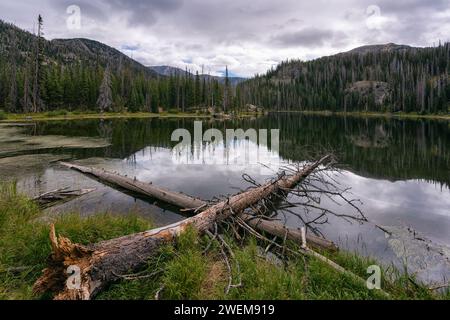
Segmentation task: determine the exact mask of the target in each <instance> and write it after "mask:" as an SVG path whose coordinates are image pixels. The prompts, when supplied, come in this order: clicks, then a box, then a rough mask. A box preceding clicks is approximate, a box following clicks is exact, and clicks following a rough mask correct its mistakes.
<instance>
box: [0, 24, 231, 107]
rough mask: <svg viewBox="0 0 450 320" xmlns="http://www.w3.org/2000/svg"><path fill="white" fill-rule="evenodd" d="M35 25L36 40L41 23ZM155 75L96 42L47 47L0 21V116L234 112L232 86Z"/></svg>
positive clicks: (65, 41) (68, 42)
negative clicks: (68, 112)
mask: <svg viewBox="0 0 450 320" xmlns="http://www.w3.org/2000/svg"><path fill="white" fill-rule="evenodd" d="M38 22H39V24H38V34H39V30H41V29H40V26H41V24H43V23H44V21H42V20H41V19H39V21H38ZM159 72H160V73H161V72H162V73H163V74H164V72H163V71H162V70H159ZM160 73H158V72H156V71H154V70H153V69H151V68H148V67H146V66H144V65H142V64H141V63H139V62H137V61H135V60H133V59H131V58H129V57H128V56H126V55H124V54H123V53H121V52H120V51H118V50H116V49H114V48H112V47H110V46H108V45H106V44H103V43H100V42H98V41H93V40H89V39H55V40H51V41H49V40H46V39H45V38H43V37H40V36H36V35H34V34H31V33H29V32H27V31H24V30H21V29H20V28H18V27H16V26H14V25H13V24H10V23H6V22H3V21H1V20H0V110H5V111H7V112H12V113H31V112H32V113H35V112H43V111H56V110H60V109H66V110H71V111H83V112H84V111H101V112H104V111H133V112H134V111H136V112H137V111H152V112H159V111H161V110H166V111H173V112H178V111H187V110H190V109H196V110H199V109H206V108H207V107H211V106H214V107H217V108H224V109H228V108H231V107H236V105H235V102H236V101H235V100H234V97H233V90H232V88H231V86H230V87H227V86H226V85H225V84H224V81H223V80H220V81H219V78H216V77H209V76H206V75H203V76H202V77H203V78H208V79H210V80H211V81H199V80H200V79H198V78H196V77H195V76H193V75H192V74H190V76H188V77H185V73H184V72H183V76H180V77H171V76H164V75H161V74H160ZM166 73H167V72H166ZM233 81H237V80H235V79H232V83H233Z"/></svg>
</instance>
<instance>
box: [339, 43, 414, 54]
mask: <svg viewBox="0 0 450 320" xmlns="http://www.w3.org/2000/svg"><path fill="white" fill-rule="evenodd" d="M411 49H418V48H415V47H411V46H407V45H403V44H395V43H387V44H375V45H367V46H361V47H357V48H354V49H352V50H350V51H347V52H344V53H343V54H346V53H350V54H353V53H358V54H367V53H373V52H394V51H407V50H411Z"/></svg>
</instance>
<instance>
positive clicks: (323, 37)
mask: <svg viewBox="0 0 450 320" xmlns="http://www.w3.org/2000/svg"><path fill="white" fill-rule="evenodd" d="M336 35H337V34H336V32H334V31H333V30H326V29H317V28H305V29H302V30H299V31H294V32H287V33H282V34H278V35H276V36H274V37H272V39H271V41H272V42H273V43H274V44H276V45H278V46H282V47H299V46H300V47H314V48H315V47H321V46H323V45H325V44H326V43H327V42H332V40H333V39H334V38H336ZM339 36H340V37H345V35H344V34H343V33H340V34H339Z"/></svg>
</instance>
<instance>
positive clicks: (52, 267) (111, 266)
mask: <svg viewBox="0 0 450 320" xmlns="http://www.w3.org/2000/svg"><path fill="white" fill-rule="evenodd" d="M329 158H330V157H329V156H326V157H324V158H322V159H321V160H319V161H317V162H315V163H314V164H312V165H309V166H306V167H305V168H304V169H303V170H301V171H298V172H296V173H295V174H293V175H290V176H282V177H280V178H278V179H276V180H275V181H272V182H269V183H267V184H264V185H262V186H259V187H256V188H253V189H250V190H248V191H245V192H242V193H239V194H237V195H234V196H232V197H230V198H229V199H227V200H224V201H221V202H219V203H217V204H215V205H213V206H211V207H209V208H207V209H206V210H205V211H203V212H201V213H199V214H198V215H196V216H193V217H191V218H188V219H185V220H183V221H180V222H177V223H175V224H172V225H169V226H166V227H163V228H158V229H154V230H149V231H145V232H140V233H136V234H132V235H129V236H125V237H121V238H117V239H112V240H108V241H103V242H100V243H97V244H91V245H88V246H83V245H80V244H73V243H72V242H71V241H70V240H69V239H67V238H64V237H61V236H60V237H57V236H56V232H55V228H54V225H52V226H51V232H50V241H51V245H52V250H53V253H52V255H51V256H50V257H49V262H48V264H49V265H48V268H46V269H45V270H44V271H43V275H42V276H41V277H40V278H39V279H38V280H37V281H36V283H35V285H34V288H33V289H34V292H36V293H43V292H49V291H50V292H53V293H54V294H55V299H57V300H65V299H69V300H75V299H83V300H89V299H91V298H93V297H94V296H95V295H96V294H97V293H99V292H100V291H101V290H102V289H104V288H105V287H106V286H107V285H108V284H110V283H111V282H113V281H117V280H119V279H120V278H121V275H123V274H126V273H128V272H130V271H131V270H136V269H138V268H140V267H142V266H144V265H145V264H146V262H147V260H148V259H149V258H151V257H152V256H154V255H155V254H157V253H158V249H159V248H160V247H161V246H162V245H163V244H166V243H171V242H173V241H174V240H175V239H176V238H177V237H178V236H179V235H180V234H182V233H183V232H184V231H186V229H187V228H188V227H193V228H195V229H197V230H198V232H199V233H200V234H202V233H204V232H206V231H207V230H208V229H210V228H211V227H212V226H213V225H214V223H216V222H220V221H221V220H223V219H226V218H227V217H229V216H231V215H235V214H237V213H240V212H243V211H244V210H245V209H247V208H249V207H251V206H253V205H256V204H257V203H258V202H259V201H261V200H262V199H265V198H267V197H270V196H271V195H272V194H274V193H278V192H280V191H286V190H290V189H292V188H293V187H295V186H296V185H297V184H299V183H300V182H302V181H303V180H304V179H305V178H307V177H308V176H309V175H310V174H311V173H312V172H313V171H314V170H315V169H317V168H318V167H319V166H320V165H321V164H323V163H324V162H326V161H327V160H328V159H329ZM67 270H72V271H75V273H76V279H78V280H79V281H75V283H70V281H68V279H69V280H71V279H72V277H69V278H68V274H67V272H68V271H67ZM76 279H75V280H76ZM67 282H69V283H67Z"/></svg>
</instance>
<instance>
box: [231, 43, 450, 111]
mask: <svg viewBox="0 0 450 320" xmlns="http://www.w3.org/2000/svg"><path fill="white" fill-rule="evenodd" d="M449 71H450V43H446V44H444V45H441V44H440V45H439V46H438V47H434V48H412V47H408V46H399V45H395V44H388V45H378V46H365V47H361V48H357V49H354V50H352V51H350V52H347V53H342V54H338V55H335V56H330V57H324V58H320V59H317V60H313V61H308V62H302V61H299V60H295V61H287V62H284V63H282V64H280V65H279V66H278V67H277V68H276V69H273V70H270V71H269V72H267V74H265V75H262V76H257V77H255V78H254V79H252V80H250V81H248V82H246V83H244V84H242V85H241V86H240V88H239V92H240V94H241V96H240V97H239V100H240V102H241V104H245V103H251V104H255V105H258V106H262V107H265V108H269V109H272V110H330V111H375V112H398V111H403V112H419V113H441V112H442V113H446V112H448V109H449V103H450V79H449Z"/></svg>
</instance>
